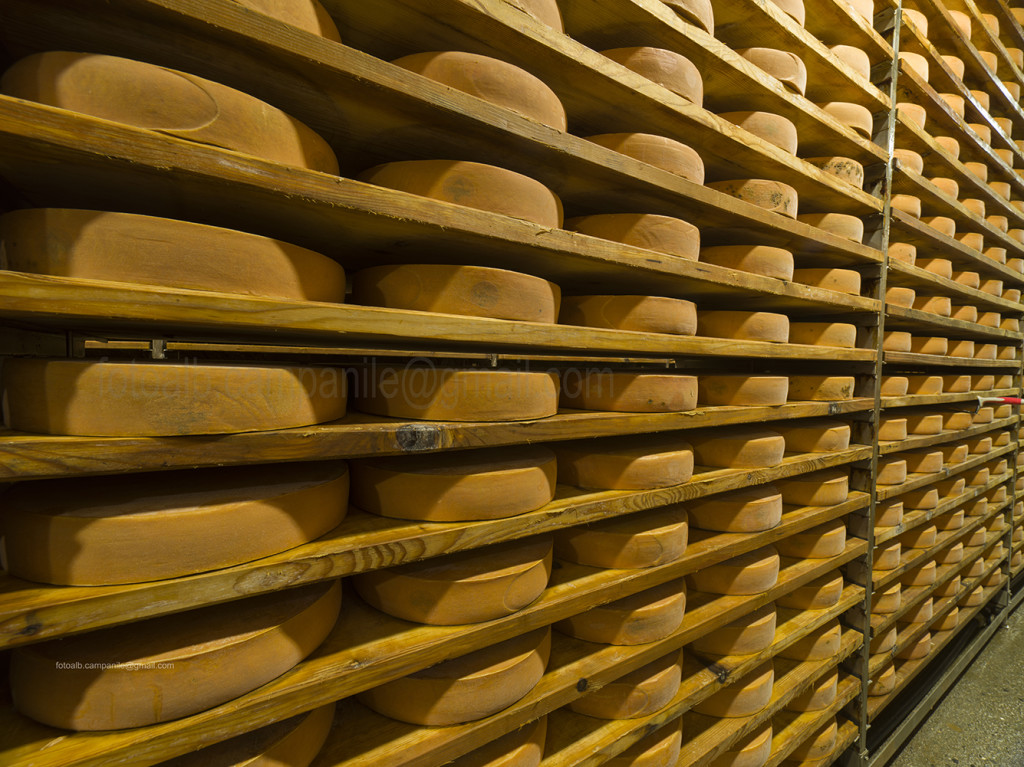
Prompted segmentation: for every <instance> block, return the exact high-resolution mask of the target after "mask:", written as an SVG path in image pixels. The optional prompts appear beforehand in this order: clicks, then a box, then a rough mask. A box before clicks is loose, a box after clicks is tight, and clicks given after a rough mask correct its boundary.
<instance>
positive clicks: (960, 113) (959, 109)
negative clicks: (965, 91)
mask: <svg viewBox="0 0 1024 767" xmlns="http://www.w3.org/2000/svg"><path fill="white" fill-rule="evenodd" d="M939 98H940V99H942V100H943V101H945V102H946V105H947V106H948V107H949V108H950V110H951V111H952V112H953V114H955V115H956V116H957V117H959V118H960V119H961V120H962V119H964V113H965V110H966V108H967V102H966V101H965V100H964V97H963V96H961V95H960V94H959V93H940V94H939Z"/></svg>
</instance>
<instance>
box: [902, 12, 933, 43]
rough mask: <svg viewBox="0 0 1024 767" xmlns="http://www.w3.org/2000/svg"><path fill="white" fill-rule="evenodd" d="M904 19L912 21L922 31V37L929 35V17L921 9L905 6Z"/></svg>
mask: <svg viewBox="0 0 1024 767" xmlns="http://www.w3.org/2000/svg"><path fill="white" fill-rule="evenodd" d="M903 21H904V22H910V23H911V24H912V25H913V26H914V27H915V28H916V29H917V31H918V32H919V33H920V35H921V37H922V38H927V37H928V17H927V16H925V15H924V14H923V13H922V12H921V11H918V10H915V9H913V8H904V9H903Z"/></svg>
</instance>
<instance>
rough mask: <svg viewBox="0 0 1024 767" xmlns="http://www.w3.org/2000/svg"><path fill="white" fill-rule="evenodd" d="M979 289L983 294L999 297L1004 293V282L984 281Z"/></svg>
mask: <svg viewBox="0 0 1024 767" xmlns="http://www.w3.org/2000/svg"><path fill="white" fill-rule="evenodd" d="M979 289H980V290H981V292H982V293H988V294H989V295H993V296H998V295H1001V294H1002V292H1003V281H1002V280H984V281H982V283H981V284H980V285H979Z"/></svg>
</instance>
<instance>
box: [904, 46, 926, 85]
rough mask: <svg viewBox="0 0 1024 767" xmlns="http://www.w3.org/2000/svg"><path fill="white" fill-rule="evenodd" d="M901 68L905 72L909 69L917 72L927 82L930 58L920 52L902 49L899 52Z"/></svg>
mask: <svg viewBox="0 0 1024 767" xmlns="http://www.w3.org/2000/svg"><path fill="white" fill-rule="evenodd" d="M899 60H900V64H901V65H902V66H901V67H900V69H901V70H902V71H904V72H907V71H908V70H909V71H911V72H913V73H914V74H916V75H917V76H918V77H920V78H921V79H922V80H924V81H925V82H927V81H928V59H927V58H926V57H925V56H922V55H921V54H920V53H911V52H910V51H900V54H899Z"/></svg>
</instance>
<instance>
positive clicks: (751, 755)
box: [708, 6, 802, 767]
mask: <svg viewBox="0 0 1024 767" xmlns="http://www.w3.org/2000/svg"><path fill="white" fill-rule="evenodd" d="M801 7H802V6H801ZM771 751H772V725H771V724H768V725H767V726H765V727H761V728H760V729H757V730H754V732H752V733H751V734H750V735H747V736H746V737H743V738H740V739H739V740H737V741H736V742H735V743H733V744H732V745H731V746H730V747H729V748H728V749H727V750H726V751H723V752H722V753H721V754H719V755H718V756H717V757H715V758H714V759H713V760H712V761H711V762H709V763H708V764H709V766H710V767H764V765H765V764H767V763H768V758H769V757H770V756H771Z"/></svg>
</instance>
